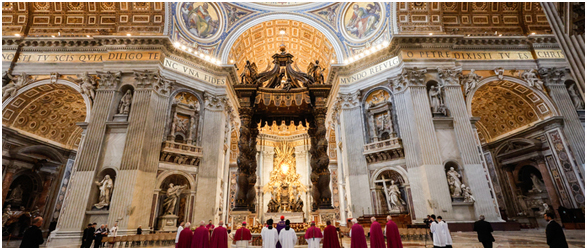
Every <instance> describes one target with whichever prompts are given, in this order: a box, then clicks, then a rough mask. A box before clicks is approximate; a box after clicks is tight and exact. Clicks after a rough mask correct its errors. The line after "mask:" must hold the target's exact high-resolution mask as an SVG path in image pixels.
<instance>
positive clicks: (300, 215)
mask: <svg viewBox="0 0 587 250" xmlns="http://www.w3.org/2000/svg"><path fill="white" fill-rule="evenodd" d="M282 215H283V216H284V217H285V219H286V220H289V222H291V223H304V222H305V221H304V212H283V213H265V214H264V215H263V216H264V218H263V221H267V220H268V219H273V221H274V222H275V223H277V222H279V220H280V218H281V216H282Z"/></svg>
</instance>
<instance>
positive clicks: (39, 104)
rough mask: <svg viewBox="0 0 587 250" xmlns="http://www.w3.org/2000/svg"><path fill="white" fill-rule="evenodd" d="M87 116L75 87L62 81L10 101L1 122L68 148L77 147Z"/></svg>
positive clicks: (34, 89) (84, 105) (25, 93)
mask: <svg viewBox="0 0 587 250" xmlns="http://www.w3.org/2000/svg"><path fill="white" fill-rule="evenodd" d="M85 118H86V104H85V102H84V100H83V98H82V96H81V95H80V94H79V93H78V92H77V91H76V90H74V89H72V88H70V87H68V86H65V85H60V84H51V85H49V84H45V85H41V86H37V87H34V88H32V89H30V90H28V91H26V92H24V93H22V94H21V95H19V96H17V97H16V98H15V99H14V100H13V101H12V102H10V103H9V104H8V105H7V106H6V108H5V109H4V110H3V113H2V125H3V126H7V127H11V128H15V129H18V130H21V131H25V132H28V133H31V134H34V135H37V136H40V137H42V138H45V139H47V140H51V141H54V142H57V143H59V144H61V145H63V146H65V147H66V148H72V149H73V148H77V146H78V144H79V140H80V138H81V132H82V129H81V128H80V127H79V126H77V125H76V123H78V122H83V121H84V120H85Z"/></svg>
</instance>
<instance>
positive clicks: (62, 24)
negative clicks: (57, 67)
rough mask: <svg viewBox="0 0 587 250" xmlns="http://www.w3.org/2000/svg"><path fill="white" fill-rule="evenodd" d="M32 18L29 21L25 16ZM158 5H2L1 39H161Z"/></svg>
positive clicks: (160, 8) (162, 14)
mask: <svg viewBox="0 0 587 250" xmlns="http://www.w3.org/2000/svg"><path fill="white" fill-rule="evenodd" d="M31 13H32V14H33V15H34V16H33V18H29V17H28V15H29V14H31ZM164 19H165V4H164V3H162V2H149V3H139V2H136V3H132V2H126V3H125V2H116V3H115V2H37V3H26V2H12V3H8V2H4V3H2V35H3V36H13V35H14V34H16V33H18V34H22V33H23V32H24V31H25V27H26V26H27V25H30V30H29V32H28V36H41V37H43V36H44V37H50V36H61V37H66V36H86V35H91V36H93V35H124V36H126V35H127V34H131V35H162V34H163V27H164Z"/></svg>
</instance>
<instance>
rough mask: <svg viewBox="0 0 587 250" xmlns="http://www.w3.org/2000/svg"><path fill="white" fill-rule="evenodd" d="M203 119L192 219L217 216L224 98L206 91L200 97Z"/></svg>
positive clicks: (208, 218)
mask: <svg viewBox="0 0 587 250" xmlns="http://www.w3.org/2000/svg"><path fill="white" fill-rule="evenodd" d="M204 100H205V114H204V116H205V119H204V124H203V126H204V128H203V132H202V134H203V135H204V136H202V145H205V148H204V150H203V154H204V155H203V158H202V163H201V164H200V168H199V171H198V185H197V193H196V204H195V208H194V211H195V213H194V222H199V221H201V220H204V221H208V220H211V219H214V218H215V217H216V216H217V215H218V203H219V202H218V199H219V197H218V191H219V190H220V184H221V179H222V172H221V171H222V158H223V152H224V143H223V142H224V136H225V133H224V124H225V122H226V115H225V113H224V112H225V105H226V101H227V99H226V98H224V97H218V96H214V95H210V94H206V95H205V96H204Z"/></svg>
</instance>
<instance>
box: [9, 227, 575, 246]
mask: <svg viewBox="0 0 587 250" xmlns="http://www.w3.org/2000/svg"><path fill="white" fill-rule="evenodd" d="M451 235H452V240H453V243H454V245H453V247H454V248H482V247H483V246H482V245H481V243H479V242H478V241H477V234H476V233H475V232H452V233H451ZM565 236H566V237H567V242H568V243H569V247H572V248H579V247H580V248H585V230H565ZM493 237H494V238H495V242H494V243H493V247H495V248H547V247H548V245H546V236H545V235H544V229H524V230H521V231H507V232H505V231H497V232H494V233H493ZM367 243H369V242H368V241H367ZM342 244H343V246H344V247H345V248H350V246H351V240H350V238H347V237H345V238H343V239H342ZM19 245H20V241H19V240H17V241H10V242H8V241H3V242H2V247H8V248H16V247H18V246H19ZM403 245H404V247H405V248H424V247H432V242H430V241H423V240H404V241H403ZM41 247H44V246H41ZM71 247H74V248H77V247H79V246H73V245H72V246H71ZM163 247H164V248H173V246H163Z"/></svg>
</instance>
